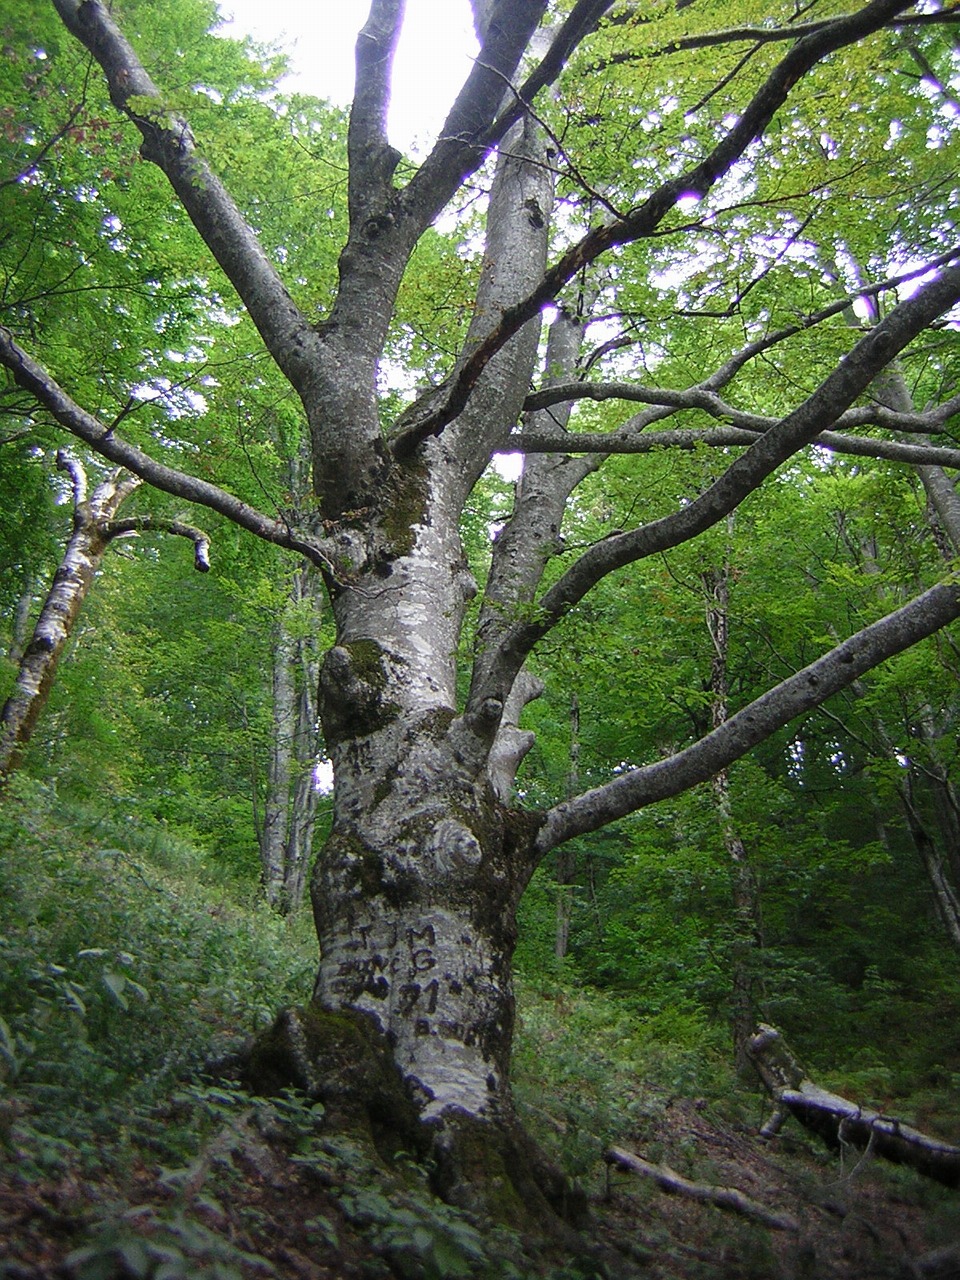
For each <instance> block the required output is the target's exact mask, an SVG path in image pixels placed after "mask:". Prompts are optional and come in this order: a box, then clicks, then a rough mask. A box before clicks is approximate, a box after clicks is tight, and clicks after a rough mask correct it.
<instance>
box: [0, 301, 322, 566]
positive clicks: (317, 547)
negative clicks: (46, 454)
mask: <svg viewBox="0 0 960 1280" xmlns="http://www.w3.org/2000/svg"><path fill="white" fill-rule="evenodd" d="M0 364H3V365H6V367H7V368H8V369H9V370H10V372H11V373H12V375H13V377H14V379H15V380H16V382H17V383H18V385H19V386H21V387H22V388H23V389H24V390H25V391H28V392H30V394H31V395H32V396H34V397H35V399H36V400H37V401H38V402H39V403H40V404H41V405H43V407H44V408H45V409H47V410H48V411H49V413H50V414H51V415H52V416H53V417H54V419H55V420H56V421H57V422H58V423H59V424H60V426H61V427H63V428H65V430H67V431H69V432H70V433H71V434H72V435H74V436H76V437H77V438H78V439H79V440H82V441H83V442H84V444H86V445H87V446H89V448H91V449H92V450H93V451H94V453H98V454H100V456H101V457H104V458H107V459H109V460H110V461H111V462H115V463H117V464H118V465H120V466H122V467H126V468H127V469H128V470H129V471H132V472H134V473H135V475H137V476H140V477H141V478H142V479H144V480H146V481H147V482H148V483H149V484H152V485H154V486H155V487H156V488H158V489H162V490H164V492H165V493H172V494H174V495H175V496H176V497H179V498H184V499H186V501H188V502H195V503H197V504H198V505H200V506H204V507H209V508H210V509H211V510H212V511H218V512H219V513H220V514H221V515H223V516H226V517H227V519H228V520H232V521H233V522H234V523H235V524H238V525H240V526H241V527H242V528H244V529H247V530H249V531H250V532H251V533H254V534H256V536H257V537H258V538H262V539H263V540H264V541H265V542H272V543H274V545H276V546H278V547H287V548H289V549H290V550H292V551H298V552H299V553H300V554H301V555H305V556H307V557H308V559H310V560H312V561H313V562H314V564H319V565H321V566H324V567H327V568H329V559H328V554H327V551H328V549H327V548H326V547H325V544H324V542H323V540H321V539H319V538H316V539H315V538H312V537H309V536H304V535H300V534H298V533H297V532H296V531H295V530H293V529H291V528H290V527H289V526H288V525H286V524H284V523H281V522H280V521H278V520H271V519H270V518H269V517H268V516H266V515H264V514H263V512H261V511H258V510H257V509H256V508H255V507H251V506H249V505H248V504H247V503H245V502H242V501H241V500H240V499H239V498H236V497H234V495H233V494H232V493H228V492H227V491H226V490H225V489H220V488H219V487H218V486H217V485H214V484H210V483H209V482H208V481H206V480H199V479H197V478H196V477H195V476H190V475H187V474H186V473H185V472H183V471H177V470H176V469H175V468H173V467H167V466H164V465H163V463H161V462H157V461H155V460H154V459H153V458H151V457H150V456H149V455H148V454H146V453H144V452H143V451H142V450H141V449H138V448H137V447H136V446H135V445H132V444H128V443H127V442H126V441H123V440H121V439H119V438H118V437H117V436H115V435H114V434H113V432H112V430H111V429H110V428H109V427H105V426H104V425H103V423H102V422H100V421H99V420H98V419H97V418H94V417H93V415H92V414H89V413H87V412H86V410H84V409H81V408H80V406H79V405H78V404H77V403H76V402H75V401H74V400H72V399H71V398H70V396H68V395H67V393H66V392H65V391H64V390H63V388H62V387H61V386H60V385H59V384H58V383H57V382H56V381H55V380H54V379H53V378H52V377H51V376H50V374H49V373H47V371H46V370H45V369H44V368H43V367H42V365H40V364H38V363H37V361H36V360H34V359H33V358H32V357H31V356H29V355H28V354H27V352H26V351H24V350H23V348H22V347H21V346H19V345H18V344H17V343H16V342H15V341H14V339H13V337H12V335H11V334H10V331H9V330H8V329H6V328H4V327H3V326H2V325H0Z"/></svg>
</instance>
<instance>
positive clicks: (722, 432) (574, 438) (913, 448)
mask: <svg viewBox="0 0 960 1280" xmlns="http://www.w3.org/2000/svg"><path fill="white" fill-rule="evenodd" d="M757 434H758V433H757V432H755V431H746V430H744V429H743V428H741V427H717V428H710V429H709V430H698V429H697V428H694V427H691V428H690V429H688V430H682V429H680V430H677V431H645V432H631V433H630V434H624V435H620V434H619V432H615V431H614V432H597V433H595V434H592V435H572V434H571V435H567V436H562V437H560V438H559V439H558V438H557V436H556V435H536V434H534V433H533V432H532V431H529V430H524V431H518V432H517V433H516V434H515V435H513V436H511V437H510V441H509V448H510V449H511V450H516V452H517V453H527V454H531V453H562V454H571V453H599V454H609V453H630V454H633V453H652V452H653V450H654V449H699V448H700V447H701V446H702V445H710V446H712V447H713V448H730V447H736V446H737V445H747V446H749V445H751V444H753V443H754V442H755V441H756V439H757ZM810 443H811V444H812V445H816V446H817V448H819V449H829V450H830V452H831V453H843V454H849V455H851V456H852V457H856V458H885V459H886V460H887V461H888V462H906V463H909V464H911V465H912V466H923V465H926V466H934V467H956V468H960V449H947V448H942V447H939V446H937V445H926V444H904V443H902V442H901V441H898V440H873V439H871V438H870V437H869V436H864V437H858V436H844V435H840V434H839V433H837V432H836V431H821V433H820V434H819V435H818V436H815V437H814V438H813V439H812V440H811V441H810Z"/></svg>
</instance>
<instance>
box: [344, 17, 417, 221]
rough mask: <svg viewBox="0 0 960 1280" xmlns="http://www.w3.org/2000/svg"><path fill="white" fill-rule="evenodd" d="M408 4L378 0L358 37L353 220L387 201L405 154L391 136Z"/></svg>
mask: <svg viewBox="0 0 960 1280" xmlns="http://www.w3.org/2000/svg"><path fill="white" fill-rule="evenodd" d="M404 8H405V2H404V0H374V3H373V4H372V5H371V7H370V16H369V17H368V18H367V21H366V24H365V25H364V27H363V29H362V30H361V32H360V34H359V36H358V37H357V55H356V56H357V79H356V91H355V93H354V97H353V105H352V106H351V108H350V131H349V135H348V142H347V149H348V156H349V160H350V186H349V204H350V219H351V223H355V222H356V221H357V220H358V219H360V218H365V217H367V216H369V212H370V210H371V207H375V206H377V205H380V206H382V205H383V203H384V195H385V193H386V192H387V191H389V188H390V179H391V177H392V175H393V171H394V169H395V168H396V166H397V161H398V160H399V158H400V157H399V153H398V152H396V151H394V149H393V148H392V147H391V146H390V144H389V143H388V141H387V107H388V106H389V103H390V74H391V69H392V66H393V55H394V53H395V51H396V47H397V40H398V38H399V36H400V28H401V26H402V24H403V11H404Z"/></svg>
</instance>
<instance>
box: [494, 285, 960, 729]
mask: <svg viewBox="0 0 960 1280" xmlns="http://www.w3.org/2000/svg"><path fill="white" fill-rule="evenodd" d="M958 301H960V267H951V268H948V269H947V270H946V271H944V272H943V273H942V274H941V275H940V276H939V277H937V278H936V279H935V280H932V281H930V282H929V283H928V284H927V285H925V286H924V287H923V288H922V289H920V290H918V291H917V293H916V294H915V295H914V296H913V297H912V298H910V299H909V300H907V301H906V302H902V303H901V304H900V305H899V306H898V307H896V308H894V310H893V311H891V312H890V314H889V315H888V316H887V317H886V318H885V319H884V320H883V321H882V322H881V323H880V324H879V325H877V326H876V327H875V328H873V329H871V330H869V331H868V332H867V333H866V334H864V336H863V337H862V338H861V339H860V341H859V342H858V343H857V344H856V346H855V347H854V348H853V350H852V351H850V352H849V353H848V354H847V355H846V356H845V357H844V358H843V360H842V361H841V362H840V364H839V365H838V367H837V368H836V369H835V370H834V372H833V373H831V374H830V375H829V377H827V378H826V379H825V380H824V381H823V382H822V383H821V385H820V386H819V387H818V388H817V390H816V391H815V392H814V393H813V394H812V395H811V396H809V397H808V398H807V399H806V400H805V401H804V403H803V404H801V405H800V406H799V407H798V408H797V409H795V410H794V411H793V412H792V413H791V414H788V415H787V417H785V418H784V419H783V420H782V421H781V422H780V423H779V424H778V425H777V426H776V427H773V428H771V429H770V430H769V431H766V432H765V433H764V434H763V435H762V436H760V437H759V439H758V440H757V441H756V442H755V443H754V444H753V445H751V447H750V448H749V449H747V451H746V452H745V453H744V454H742V455H741V456H740V457H739V458H737V459H735V460H734V461H733V462H732V463H731V464H730V466H729V467H728V468H727V470H726V471H725V472H724V473H723V475H722V476H721V477H720V478H719V479H718V480H717V481H716V482H715V483H714V484H712V485H711V486H710V487H709V488H708V489H707V490H706V491H705V492H704V493H702V494H700V495H699V496H698V497H696V498H694V499H693V500H692V501H691V502H689V503H688V504H687V505H686V506H684V507H681V509H680V510H679V511H677V512H675V513H674V514H673V515H669V516H665V517H663V518H662V519H660V520H655V521H653V522H652V523H650V524H648V525H644V526H643V527H641V528H639V529H634V530H632V531H631V532H628V533H623V534H616V535H614V536H612V537H608V538H604V539H602V540H601V541H600V542H597V543H594V545H593V546H592V547H590V548H589V550H588V551H586V552H585V553H584V554H583V555H582V556H581V557H580V558H579V560H577V561H575V563H574V564H572V565H571V566H570V568H569V569H568V570H567V571H566V572H565V573H564V574H563V575H562V577H561V578H559V579H558V581H557V582H556V583H555V584H554V585H553V586H552V587H551V588H550V590H549V591H547V592H546V593H545V595H544V596H543V597H542V598H541V600H540V601H539V607H538V610H537V614H536V617H534V618H532V619H529V620H527V621H518V622H515V623H514V624H513V626H512V627H511V628H510V629H509V630H508V631H507V632H506V633H505V634H504V636H503V638H502V640H501V644H500V656H499V659H498V660H497V661H496V662H493V663H491V666H490V678H489V679H488V680H486V681H484V682H483V683H481V684H479V685H476V686H475V691H474V693H475V696H476V698H477V701H478V704H480V703H482V702H483V701H484V700H485V699H487V698H490V697H497V696H501V695H500V694H499V689H500V687H501V685H502V684H503V683H506V685H507V687H509V682H510V681H511V680H512V677H513V674H514V673H515V672H516V671H518V670H519V668H520V665H521V664H522V663H523V661H524V659H525V658H526V655H527V654H528V653H529V652H530V650H531V649H532V647H533V645H534V644H536V643H537V641H538V640H540V639H541V638H542V637H543V636H544V635H546V634H547V632H548V631H550V629H551V628H552V627H553V626H555V625H556V623H557V622H558V621H559V620H560V619H561V618H562V617H563V615H564V614H565V613H566V612H567V611H568V610H569V609H570V608H571V607H572V606H573V605H575V604H577V603H578V602H579V601H580V600H582V599H583V597H584V596H585V595H586V593H587V592H588V591H589V590H590V589H591V588H592V587H593V586H595V585H596V583H598V582H599V581H600V580H601V579H602V578H603V577H605V576H606V575H607V574H609V573H611V572H613V571H614V570H616V569H622V568H623V567H624V566H625V565H627V564H632V563H635V562H636V561H637V560H641V559H644V558H645V557H647V556H649V555H653V554H655V553H656V552H658V551H665V550H668V549H669V548H670V547H675V546H677V545H679V544H680V543H681V542H686V541H689V540H690V539H691V538H694V537H696V536H697V535H698V534H700V533H703V532H704V531H705V530H706V529H709V528H711V527H712V526H713V525H715V524H716V523H717V521H718V520H722V519H723V518H724V517H725V516H726V515H728V514H729V512H731V511H733V510H734V509H735V508H736V507H737V506H739V504H740V503H741V502H742V501H743V500H744V498H746V497H747V495H748V494H749V493H751V492H752V491H753V490H754V489H756V488H758V487H759V485H760V484H761V483H762V482H763V480H764V479H766V477H767V476H769V475H771V474H772V472H773V471H775V470H776V468H777V467H779V466H780V465H781V464H782V463H783V462H785V461H786V460H787V458H789V457H791V456H792V455H793V454H794V453H796V452H797V451H798V450H799V449H801V448H803V447H804V446H805V445H807V444H809V443H810V442H811V441H812V440H814V439H816V438H817V436H819V435H820V434H821V430H822V428H823V427H824V425H825V424H828V423H831V422H833V421H835V420H836V419H837V418H838V417H839V416H840V415H841V413H843V412H844V410H846V409H847V408H848V406H849V405H850V404H851V403H852V402H853V401H854V400H855V399H856V398H857V396H858V395H861V394H862V393H863V392H864V391H865V390H866V389H867V388H868V387H869V386H870V384H871V382H872V381H873V379H874V378H875V377H876V376H877V374H878V373H879V372H880V370H881V369H883V368H885V367H886V365H888V364H889V363H890V362H891V361H892V360H893V359H894V358H895V357H896V356H897V355H898V354H899V352H900V351H901V350H903V348H904V347H905V346H906V345H907V343H908V342H910V341H911V340H912V339H913V338H914V337H916V335H917V334H918V333H920V332H922V331H923V329H924V328H926V327H927V325H929V324H930V323H931V322H932V321H933V320H935V319H936V318H937V317H938V316H939V315H941V314H942V313H943V312H944V311H947V310H948V309H949V308H950V307H951V306H953V305H955V304H956V303H957V302H958Z"/></svg>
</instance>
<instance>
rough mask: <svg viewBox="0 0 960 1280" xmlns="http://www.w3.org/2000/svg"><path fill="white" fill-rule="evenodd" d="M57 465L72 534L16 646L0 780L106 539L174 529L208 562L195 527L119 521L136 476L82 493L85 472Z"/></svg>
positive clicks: (65, 457)
mask: <svg viewBox="0 0 960 1280" xmlns="http://www.w3.org/2000/svg"><path fill="white" fill-rule="evenodd" d="M57 467H58V468H59V469H60V470H61V471H66V472H68V473H69V475H70V480H71V483H72V485H73V532H72V533H71V535H70V539H69V541H68V542H67V546H66V550H65V551H64V555H63V559H62V560H61V561H60V564H59V566H58V568H57V571H56V573H55V574H54V577H53V582H52V584H51V586H50V590H49V591H48V592H47V595H46V598H45V599H44V602H43V605H42V607H41V609H40V616H39V617H38V618H37V622H36V625H35V627H34V629H33V636H32V637H31V639H30V642H29V644H28V645H27V646H26V648H25V649H24V651H23V655H22V657H21V659H20V666H19V670H18V672H17V678H16V682H15V684H14V687H13V691H12V693H11V694H10V696H9V698H8V699H7V701H6V703H5V704H4V707H3V710H2V712H0V784H2V782H4V781H5V780H6V779H7V778H8V777H9V776H10V774H11V773H13V771H14V770H15V769H16V768H17V767H18V765H19V764H20V761H21V758H22V756H23V753H24V751H25V750H26V748H27V745H28V743H29V741H30V737H31V735H32V734H33V731H34V729H35V727H36V724H37V720H38V719H39V717H40V713H41V712H42V711H43V708H44V707H45V706H46V703H47V699H48V697H49V696H50V690H51V688H52V687H53V682H54V679H55V678H56V674H57V667H58V665H59V663H60V659H61V657H62V656H63V651H64V649H65V648H66V645H67V641H68V640H69V639H70V636H71V634H72V632H73V628H74V624H75V623H76V621H77V618H78V616H79V614H80V610H81V609H82V607H83V602H84V600H85V599H86V597H87V593H88V591H89V590H90V587H91V585H92V584H93V581H94V578H95V577H96V574H97V570H98V569H99V567H100V563H101V561H102V560H103V556H104V553H105V551H106V549H107V547H108V546H109V545H110V543H111V542H112V541H113V539H114V538H119V537H124V536H126V535H129V534H134V533H139V532H141V531H145V530H159V531H162V532H166V533H173V534H176V535H178V536H181V537H186V538H189V539H190V540H191V541H192V542H193V544H194V548H195V558H194V563H195V565H196V567H197V569H198V570H200V571H201V572H206V571H207V569H209V567H210V562H209V559H208V549H209V539H208V538H207V536H206V534H204V533H203V532H202V531H201V530H200V529H195V528H194V527H193V526H192V525H186V524H183V523H182V522H180V521H178V520H164V519H159V518H156V517H152V516H141V517H131V518H129V519H118V516H117V513H118V512H119V510H120V507H121V506H122V505H123V503H124V502H125V501H126V500H127V498H128V497H129V496H130V495H131V494H132V493H133V492H134V490H136V489H137V488H138V487H139V486H140V485H141V484H142V483H143V481H142V480H141V479H140V477H139V476H134V475H131V474H130V473H129V472H124V471H115V472H114V473H113V474H112V475H111V476H109V477H108V478H107V479H106V480H103V481H101V483H100V484H98V485H97V487H96V489H94V491H93V495H92V496H91V497H90V498H89V499H88V498H87V477H86V473H85V472H84V469H83V467H82V466H81V465H80V463H79V462H77V461H76V459H75V458H72V457H70V456H69V454H67V453H65V452H64V451H63V450H61V451H60V452H59V453H58V454H57Z"/></svg>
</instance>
